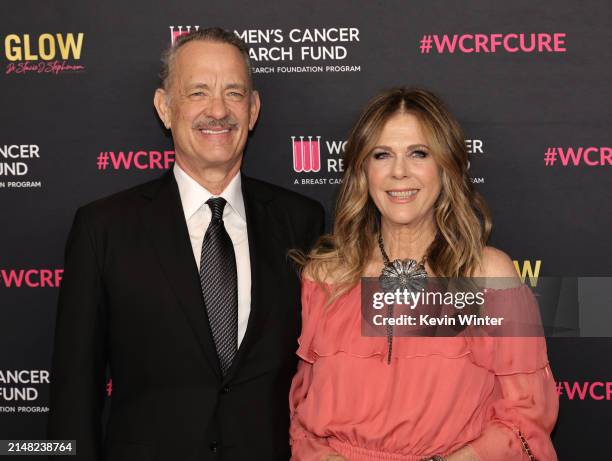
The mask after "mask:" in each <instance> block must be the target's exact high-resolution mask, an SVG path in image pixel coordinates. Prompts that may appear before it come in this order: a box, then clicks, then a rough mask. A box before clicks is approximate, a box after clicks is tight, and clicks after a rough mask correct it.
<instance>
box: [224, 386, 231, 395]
mask: <svg viewBox="0 0 612 461" xmlns="http://www.w3.org/2000/svg"><path fill="white" fill-rule="evenodd" d="M229 391H230V387H229V386H225V387H224V388H223V393H224V394H229Z"/></svg>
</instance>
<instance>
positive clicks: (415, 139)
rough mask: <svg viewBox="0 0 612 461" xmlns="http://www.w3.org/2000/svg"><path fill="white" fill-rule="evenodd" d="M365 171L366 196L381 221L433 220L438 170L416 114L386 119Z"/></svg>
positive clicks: (402, 113)
mask: <svg viewBox="0 0 612 461" xmlns="http://www.w3.org/2000/svg"><path fill="white" fill-rule="evenodd" d="M366 173H367V177H368V186H369V192H370V196H371V197H372V200H373V201H374V203H375V204H376V207H377V208H378V210H379V211H380V213H381V217H382V220H383V222H386V223H387V224H394V225H415V224H417V225H418V224H425V223H427V221H428V220H431V221H432V222H433V206H434V203H435V202H436V199H437V198H438V195H439V194H440V190H441V181H440V170H439V168H438V165H437V163H436V162H435V160H434V158H433V156H432V155H431V148H430V146H429V143H428V141H427V139H426V137H425V135H424V133H423V130H422V129H421V123H420V122H419V120H418V119H417V118H416V116H414V115H413V114H409V113H404V112H398V113H396V114H395V115H393V116H392V117H391V118H390V119H389V120H388V121H387V123H386V124H385V125H384V127H383V130H382V132H381V134H380V137H379V139H378V140H377V141H376V145H375V147H374V149H373V150H372V152H371V153H370V155H369V158H368V159H367V164H366Z"/></svg>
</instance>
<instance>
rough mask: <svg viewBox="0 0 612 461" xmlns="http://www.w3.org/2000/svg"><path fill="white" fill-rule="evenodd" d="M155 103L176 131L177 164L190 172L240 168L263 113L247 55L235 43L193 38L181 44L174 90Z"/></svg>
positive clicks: (157, 96) (171, 84) (159, 96)
mask: <svg viewBox="0 0 612 461" xmlns="http://www.w3.org/2000/svg"><path fill="white" fill-rule="evenodd" d="M155 107H156V108H157V111H158V113H159V116H160V118H161V119H162V121H163V122H164V124H165V125H166V127H167V128H170V129H171V130H172V137H173V139H174V147H175V150H176V157H177V162H179V164H180V165H181V166H183V167H187V169H188V170H191V171H194V170H195V171H198V170H201V169H204V168H211V167H216V168H224V169H225V168H226V169H227V170H228V171H229V170H231V169H232V168H233V167H237V168H238V167H239V165H240V162H241V161H242V152H243V150H244V146H245V144H246V140H247V136H248V132H249V130H250V129H252V128H253V126H254V125H255V122H256V121H257V116H258V114H259V95H258V94H257V92H256V91H252V89H251V88H250V85H249V78H248V73H247V68H246V63H245V61H244V57H243V56H242V54H241V53H240V51H239V50H238V49H237V48H236V47H234V46H233V45H229V44H226V43H216V42H208V41H192V42H189V43H187V44H185V45H184V46H183V47H181V48H180V49H179V50H178V51H177V53H176V55H175V59H174V62H173V65H172V68H171V74H170V82H169V88H168V89H167V91H164V90H163V89H158V90H157V92H156V94H155Z"/></svg>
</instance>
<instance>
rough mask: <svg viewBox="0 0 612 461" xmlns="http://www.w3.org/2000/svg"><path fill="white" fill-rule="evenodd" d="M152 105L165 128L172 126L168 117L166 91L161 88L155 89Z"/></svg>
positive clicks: (168, 108) (168, 109) (168, 107)
mask: <svg viewBox="0 0 612 461" xmlns="http://www.w3.org/2000/svg"><path fill="white" fill-rule="evenodd" d="M153 105H154V106H155V109H156V110H157V115H159V118H160V119H161V121H162V122H163V124H164V126H165V127H166V129H170V128H172V124H171V119H172V118H171V117H170V106H169V104H168V93H167V92H166V90H164V89H163V88H158V89H157V90H155V96H154V97H153Z"/></svg>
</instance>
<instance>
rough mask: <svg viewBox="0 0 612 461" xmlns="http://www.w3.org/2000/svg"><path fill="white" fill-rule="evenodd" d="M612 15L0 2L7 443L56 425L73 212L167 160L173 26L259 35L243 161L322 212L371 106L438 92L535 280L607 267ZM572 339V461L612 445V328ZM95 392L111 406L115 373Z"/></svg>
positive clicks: (558, 437) (2, 377) (558, 346)
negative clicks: (166, 92)
mask: <svg viewBox="0 0 612 461" xmlns="http://www.w3.org/2000/svg"><path fill="white" fill-rule="evenodd" d="M264 5H265V6H264ZM611 14H612V4H610V3H609V2H608V1H604V0H601V1H594V0H590V1H583V2H575V1H570V0H563V1H546V2H532V1H527V0H520V1H513V2H482V1H459V2H455V1H432V2H416V1H399V0H386V1H372V0H350V1H348V0H334V1H329V0H327V1H319V0H315V1H313V0H310V1H302V0H300V1H291V2H286V1H279V0H270V1H268V2H265V3H262V2H259V1H255V0H244V1H235V0H226V1H224V2H210V1H202V0H198V1H196V0H180V1H173V2H148V1H144V0H139V1H131V2H125V1H121V2H119V1H115V0H110V1H106V2H74V1H65V0H64V1H59V0H58V1H54V2H42V1H32V0H21V1H18V2H17V1H14V2H6V1H5V2H2V4H1V5H0V38H1V42H0V43H1V45H0V46H2V53H1V54H0V75H1V77H0V96H1V101H2V108H1V110H0V213H1V226H0V439H11V438H17V439H43V438H44V436H45V425H46V418H47V414H48V411H49V405H50V403H49V400H48V388H49V383H50V382H52V381H53V375H52V374H51V370H50V362H51V354H52V341H53V330H54V322H55V312H56V301H57V294H58V287H59V286H60V285H61V280H62V264H63V249H64V244H65V241H66V237H67V233H68V230H69V226H70V224H71V222H72V218H73V216H74V212H75V210H76V208H77V207H78V206H80V205H83V204H85V203H87V202H90V201H92V200H94V199H97V198H100V197H103V196H105V195H109V194H111V193H113V192H116V191H118V190H121V189H124V188H127V187H130V186H133V185H136V184H138V183H141V182H145V181H147V180H150V179H152V178H154V177H157V176H159V175H161V174H163V173H164V171H165V170H167V169H168V168H171V167H172V165H173V162H174V151H173V145H172V140H171V138H170V136H169V134H168V133H167V132H165V130H164V129H163V126H162V125H161V123H160V122H159V120H158V119H157V116H156V114H155V111H154V108H153V104H152V100H153V92H154V90H155V88H156V87H157V84H158V78H157V74H158V71H159V56H160V53H161V51H162V50H163V49H164V48H166V47H167V46H169V45H170V44H171V43H172V41H173V40H174V39H176V37H178V36H179V35H181V34H183V33H187V32H189V31H190V30H194V29H197V28H203V27H210V26H221V27H224V28H226V29H230V30H232V31H235V33H236V34H238V35H239V36H240V37H242V38H243V39H244V40H245V41H246V42H247V43H248V44H249V46H250V47H251V51H250V53H251V59H252V66H253V74H254V78H255V83H256V87H257V88H258V89H259V91H260V94H261V99H262V112H261V117H260V120H259V122H258V125H257V127H256V129H255V131H254V133H253V134H252V136H251V137H250V140H249V143H248V146H247V151H246V157H245V165H244V172H245V173H246V174H248V175H251V176H254V177H256V178H260V179H263V180H266V181H269V182H272V183H275V184H278V185H281V186H283V187H286V188H288V189H292V190H294V191H297V192H299V193H302V194H305V195H307V196H310V197H313V198H315V199H317V200H319V201H320V202H321V203H323V204H324V206H325V207H326V209H327V211H328V215H329V216H328V219H330V216H331V214H330V213H331V212H332V211H333V203H334V195H335V191H336V190H337V187H338V184H340V181H341V177H342V172H343V150H344V146H345V140H346V137H347V135H348V131H349V129H350V127H351V125H352V124H353V123H354V122H355V120H356V117H357V115H358V113H359V111H360V109H361V108H362V107H363V106H364V104H365V103H366V101H367V100H368V99H369V98H370V97H371V96H373V95H374V94H375V93H377V92H378V91H380V90H382V89H386V88H389V87H392V86H397V85H418V86H423V87H426V88H428V89H431V90H434V91H435V92H437V93H438V94H440V95H441V96H442V98H443V99H445V100H446V101H447V102H448V104H449V106H450V108H451V110H452V111H453V112H454V113H455V114H456V115H457V116H458V118H459V120H460V121H461V123H462V124H463V126H464V128H465V131H466V137H467V139H466V143H467V145H468V148H469V151H470V156H471V159H470V162H471V166H470V173H471V177H472V181H473V183H474V184H475V187H477V188H478V190H479V191H480V192H481V193H482V194H483V195H484V197H485V198H486V199H487V201H488V203H489V205H490V207H491V209H492V212H493V217H494V231H493V236H492V241H491V244H492V245H494V246H497V247H499V248H501V249H503V250H504V251H506V252H507V253H508V254H509V255H511V257H512V258H513V260H514V262H515V266H516V269H517V271H518V272H519V274H520V275H521V277H522V278H523V279H524V280H525V283H529V284H530V285H531V286H532V287H533V288H534V290H536V291H537V287H538V283H539V282H540V279H541V278H543V277H583V278H594V277H607V276H610V275H611V272H612V271H611V263H610V257H611V256H612V240H611V238H610V235H611V233H610V229H611V228H612V213H611V207H610V203H611V199H612V181H611V179H612V175H611V171H612V169H611V167H612V133H611V128H612V117H611V115H612V114H611V112H612V111H611V109H610V107H611V103H612V88H611V82H612V28H611V27H610V17H611ZM304 154H305V155H304ZM303 155H304V156H303ZM304 159H305V161H304ZM599 280H603V281H604V282H603V283H600V285H599V286H600V287H603V288H602V289H610V288H612V286H610V284H607V283H606V282H605V280H609V279H599ZM610 307H612V306H610ZM591 331H603V330H596V329H595V330H591ZM573 336H574V337H566V338H563V337H554V338H548V351H549V356H550V360H551V364H552V369H553V372H554V374H555V379H556V381H557V383H558V387H557V390H558V393H559V397H560V401H561V406H560V415H559V420H558V423H557V426H556V428H555V431H554V433H553V441H554V443H555V446H556V448H557V451H558V453H559V458H560V459H561V460H572V459H586V458H589V457H595V455H596V454H600V453H602V452H605V451H604V450H606V449H609V447H610V441H609V429H610V424H611V421H612V404H611V402H610V400H611V398H612V370H611V367H610V359H609V357H610V356H612V340H611V339H609V338H608V337H607V336H608V335H606V334H605V332H604V333H603V334H592V335H591V334H589V333H588V332H586V333H585V332H582V333H581V334H580V335H573ZM576 336H579V337H576ZM589 336H590V337H589ZM170 378H171V377H167V376H162V375H160V376H159V377H158V379H159V380H162V381H163V380H165V379H170ZM100 392H104V393H106V394H107V396H108V398H109V399H112V381H110V380H109V382H108V384H107V386H106V388H105V389H101V390H100ZM159 404H160V405H164V402H159Z"/></svg>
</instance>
